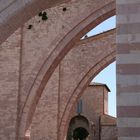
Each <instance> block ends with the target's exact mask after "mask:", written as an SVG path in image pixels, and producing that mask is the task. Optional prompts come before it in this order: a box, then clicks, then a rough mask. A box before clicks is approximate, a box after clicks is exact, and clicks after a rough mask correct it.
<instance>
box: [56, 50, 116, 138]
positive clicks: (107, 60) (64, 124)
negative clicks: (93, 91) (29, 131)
mask: <svg viewBox="0 0 140 140" xmlns="http://www.w3.org/2000/svg"><path fill="white" fill-rule="evenodd" d="M115 59H116V51H114V52H112V53H110V54H109V55H107V56H106V57H104V58H103V59H102V60H101V61H100V62H98V63H97V64H96V65H95V66H93V67H92V68H91V69H90V70H89V71H88V72H87V73H86V74H85V76H84V77H83V79H82V80H81V81H80V83H79V85H78V86H77V87H76V88H75V90H74V92H73V93H72V95H71V97H70V99H69V102H68V103H67V106H66V108H65V111H64V114H63V117H62V118H61V122H60V126H59V128H60V129H59V131H60V139H64V137H65V135H66V134H67V130H68V124H69V120H70V118H71V116H70V114H71V112H72V110H73V107H74V105H75V104H76V102H77V100H78V99H79V97H80V96H81V95H82V93H83V92H84V90H85V89H86V87H87V86H88V85H89V84H90V82H91V80H92V79H93V78H94V77H95V76H96V75H97V74H98V73H100V71H102V70H103V69H104V68H105V67H107V66H108V65H109V64H111V63H112V62H114V61H115ZM62 132H63V133H62Z"/></svg>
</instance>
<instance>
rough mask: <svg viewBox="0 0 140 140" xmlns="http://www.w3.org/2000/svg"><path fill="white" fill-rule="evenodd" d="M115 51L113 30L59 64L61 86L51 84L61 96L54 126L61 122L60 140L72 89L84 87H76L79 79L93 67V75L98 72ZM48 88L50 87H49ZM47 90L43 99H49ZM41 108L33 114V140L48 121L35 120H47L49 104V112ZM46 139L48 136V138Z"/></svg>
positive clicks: (81, 46)
mask: <svg viewBox="0 0 140 140" xmlns="http://www.w3.org/2000/svg"><path fill="white" fill-rule="evenodd" d="M114 51H115V30H111V31H108V32H105V33H102V34H100V35H96V36H93V37H90V38H88V39H84V40H81V41H80V42H78V43H77V44H76V45H75V46H74V47H73V48H72V50H71V51H70V52H69V53H68V54H67V55H66V57H65V58H64V59H63V60H62V61H61V64H59V70H60V71H59V72H58V74H60V77H61V78H60V79H59V81H61V83H60V82H59V84H60V85H58V84H55V83H56V82H55V83H54V84H55V86H54V87H56V86H58V87H59V86H60V92H59V91H58V92H59V93H58V94H59V95H60V94H61V95H60V96H59V100H61V101H60V102H59V103H60V104H58V106H59V108H60V109H59V112H60V113H59V115H58V118H59V122H58V121H57V125H59V124H58V123H60V121H61V125H59V126H58V127H59V128H60V129H61V132H62V133H61V132H60V133H61V134H60V135H59V139H63V136H61V135H63V133H64V132H65V130H66V129H65V128H64V127H65V125H66V123H67V122H68V121H67V118H68V116H67V115H68V114H69V107H70V106H71V105H72V104H73V99H75V97H74V98H72V96H73V94H76V93H75V89H77V87H82V86H83V85H80V84H79V83H80V81H82V79H83V78H84V77H85V75H86V74H87V73H88V71H90V69H92V67H93V69H94V72H97V71H98V70H99V68H101V67H100V65H102V64H103V63H107V62H108V61H109V60H110V59H111V58H110V57H111V56H112V53H113V52H114ZM107 56H108V57H107ZM109 56H110V57H109ZM106 57H107V58H106ZM98 63H99V64H98ZM81 68H82V69H81ZM71 70H72V71H71ZM54 76H55V75H54V74H53V75H52V77H54ZM52 77H51V79H52ZM57 77H58V76H57ZM54 79H55V78H54ZM54 79H52V81H54ZM68 79H69V80H68ZM55 80H56V81H57V79H55ZM66 80H67V82H65V81H66ZM49 81H50V80H49ZM48 83H49V82H48ZM65 83H67V84H65ZM62 85H63V86H62ZM50 86H51V84H50ZM76 86H77V87H76ZM52 87H53V86H52ZM48 88H49V87H48ZM48 88H47V89H48ZM47 89H46V90H45V92H46V95H48V93H49V91H48V90H47ZM79 90H81V89H80V88H78V92H79ZM50 92H51V90H50ZM56 93H57V92H55V94H56ZM78 94H79V93H78ZM53 95H54V92H53ZM42 96H44V99H46V96H45V94H43V95H42ZM57 96H58V95H57ZM47 97H48V98H47V100H49V99H51V97H50V98H49V95H48V96H47ZM70 100H72V103H70V102H69V101H70ZM42 101H43V98H42ZM48 102H49V101H48ZM67 105H68V106H67ZM69 105H70V106H69ZM41 106H43V103H41V102H40V105H39V106H38V107H37V109H36V110H38V111H37V112H36V114H35V116H34V117H35V120H34V121H33V124H35V125H34V126H33V127H32V128H33V131H32V132H33V134H35V135H33V136H34V137H36V134H37V133H38V134H37V136H39V132H40V131H39V130H40V128H42V125H43V124H45V122H47V121H48V119H49V118H48V117H46V118H47V119H46V121H41V120H45V119H38V118H44V116H47V111H48V110H49V104H48V109H47V108H45V107H43V109H42V110H41V111H40V109H41ZM46 107H47V106H46ZM67 109H68V110H67ZM64 110H65V111H66V112H67V113H68V114H67V113H66V112H65V111H64ZM43 112H46V113H44V115H41V116H40V115H39V114H43ZM50 112H51V111H50ZM66 114H67V115H66ZM52 115H53V114H52ZM64 115H65V116H64ZM65 117H66V119H65ZM60 119H61V120H60ZM38 120H39V121H38ZM40 121H41V123H40ZM50 127H51V123H50ZM58 127H57V130H58ZM38 128H39V129H38ZM40 133H41V132H40ZM58 134H59V133H58ZM65 134H66V133H65ZM40 135H41V134H40ZM46 137H47V136H46ZM48 138H49V136H48Z"/></svg>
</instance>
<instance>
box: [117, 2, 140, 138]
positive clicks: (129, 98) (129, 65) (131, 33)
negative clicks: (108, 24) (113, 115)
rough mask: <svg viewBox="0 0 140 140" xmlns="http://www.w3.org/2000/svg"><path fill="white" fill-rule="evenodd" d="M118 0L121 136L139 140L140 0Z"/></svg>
mask: <svg viewBox="0 0 140 140" xmlns="http://www.w3.org/2000/svg"><path fill="white" fill-rule="evenodd" d="M116 2H117V27H118V29H117V89H118V93H117V106H118V107H117V109H118V140H139V139H140V133H139V131H140V120H139V118H140V113H139V111H140V102H139V99H140V94H139V93H140V82H139V81H140V80H139V76H140V48H139V46H140V41H139V39H140V18H139V17H140V9H139V6H140V1H139V0H133V1H131V0H117V1H116Z"/></svg>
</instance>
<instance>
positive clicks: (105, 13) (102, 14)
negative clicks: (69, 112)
mask: <svg viewBox="0 0 140 140" xmlns="http://www.w3.org/2000/svg"><path fill="white" fill-rule="evenodd" d="M114 14H115V3H114V2H111V3H109V4H107V5H105V6H104V7H102V8H101V9H100V10H97V11H96V12H94V13H92V14H91V15H90V16H87V18H86V19H84V20H83V21H82V22H81V23H80V24H78V25H77V26H76V27H74V28H73V29H72V30H71V31H70V32H69V33H68V34H67V35H66V36H65V37H64V38H63V40H61V41H60V42H59V44H58V45H57V46H56V48H55V49H54V51H53V53H52V54H51V55H50V57H49V59H48V60H46V61H45V63H44V65H43V66H42V68H41V70H40V72H39V73H38V75H37V78H36V81H35V82H34V85H32V89H31V91H29V93H30V94H29V97H28V99H27V100H26V104H25V106H24V109H23V110H22V116H21V117H22V118H21V122H20V123H21V126H22V128H21V131H22V134H23V133H24V131H25V128H26V129H27V128H28V126H29V124H30V123H31V120H32V117H33V113H34V111H35V108H36V105H37V103H38V101H39V99H40V96H41V94H42V91H43V90H44V87H45V85H46V83H47V81H48V80H49V78H50V77H51V75H52V73H53V72H54V70H55V68H56V67H57V65H58V64H59V62H60V61H61V60H62V59H63V57H64V56H65V55H66V54H67V53H68V51H69V50H70V49H71V48H72V47H73V46H74V43H75V42H77V41H78V40H79V39H80V38H81V37H82V36H83V35H84V34H85V33H86V32H88V31H89V30H90V29H92V28H93V27H95V26H96V25H98V24H99V23H101V22H102V21H104V20H105V19H107V18H109V17H111V16H113V15H114ZM40 79H41V82H40ZM38 81H39V82H40V83H39V84H38ZM24 112H28V113H27V114H25V113H24ZM25 122H26V123H25ZM24 123H25V124H24ZM25 125H26V126H25Z"/></svg>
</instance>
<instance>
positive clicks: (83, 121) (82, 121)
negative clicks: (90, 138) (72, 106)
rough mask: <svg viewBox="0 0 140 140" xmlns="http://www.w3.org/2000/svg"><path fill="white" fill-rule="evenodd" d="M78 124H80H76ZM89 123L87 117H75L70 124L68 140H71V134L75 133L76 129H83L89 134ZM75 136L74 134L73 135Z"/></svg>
mask: <svg viewBox="0 0 140 140" xmlns="http://www.w3.org/2000/svg"><path fill="white" fill-rule="evenodd" d="M75 123H78V124H75ZM89 127H90V126H89V121H88V119H87V118H86V117H85V116H82V115H77V116H74V117H73V118H72V119H71V120H70V123H69V130H68V134H67V139H68V140H70V139H71V138H68V137H71V133H72V132H74V131H75V130H76V129H79V128H83V129H85V131H86V132H87V133H88V134H89ZM72 135H74V134H72Z"/></svg>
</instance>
